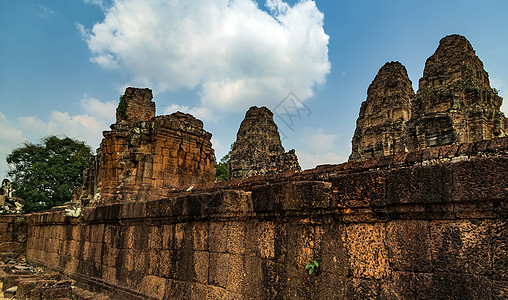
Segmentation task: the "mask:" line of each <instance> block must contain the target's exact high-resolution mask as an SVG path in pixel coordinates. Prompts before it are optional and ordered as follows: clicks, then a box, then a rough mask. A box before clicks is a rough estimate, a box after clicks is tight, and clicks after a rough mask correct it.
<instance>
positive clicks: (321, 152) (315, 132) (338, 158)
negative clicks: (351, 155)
mask: <svg viewBox="0 0 508 300" xmlns="http://www.w3.org/2000/svg"><path fill="white" fill-rule="evenodd" d="M336 141H337V135H336V134H331V133H325V132H324V131H323V129H321V128H318V129H310V128H306V129H305V130H303V135H302V138H301V140H300V142H301V146H302V147H301V148H300V149H299V150H298V149H297V150H296V154H297V156H298V161H299V163H300V166H301V167H302V169H304V170H305V169H311V168H314V167H316V166H317V165H322V164H338V163H342V162H344V161H347V156H346V155H344V154H343V153H340V152H338V151H337V150H336V149H337V148H338V147H337V146H336Z"/></svg>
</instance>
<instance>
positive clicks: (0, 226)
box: [0, 215, 27, 258]
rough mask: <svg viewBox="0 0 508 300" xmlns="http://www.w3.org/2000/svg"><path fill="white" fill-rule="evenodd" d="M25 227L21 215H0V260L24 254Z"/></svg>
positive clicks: (24, 218) (24, 219)
mask: <svg viewBox="0 0 508 300" xmlns="http://www.w3.org/2000/svg"><path fill="white" fill-rule="evenodd" d="M26 238H27V225H26V217H25V216H23V215H0V258H4V257H11V258H16V257H17V256H19V255H21V254H24V253H25V249H26Z"/></svg>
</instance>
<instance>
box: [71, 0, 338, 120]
mask: <svg viewBox="0 0 508 300" xmlns="http://www.w3.org/2000/svg"><path fill="white" fill-rule="evenodd" d="M85 1H86V2H100V1H94V0H85ZM102 7H104V6H102ZM266 7H267V8H268V9H269V11H270V13H268V12H266V11H263V10H261V9H260V8H259V7H258V6H257V4H256V3H255V2H254V1H252V0H229V1H228V0H195V1H185V0H149V1H146V0H122V1H120V0H114V1H112V3H111V5H109V6H108V8H104V12H105V19H104V21H102V22H101V23H97V24H95V25H94V26H93V28H91V29H85V28H84V27H83V26H82V25H77V26H78V28H79V29H80V31H81V32H82V34H83V37H84V39H85V41H86V42H87V44H88V47H89V49H90V51H91V52H92V55H93V56H92V61H93V62H95V63H97V64H99V65H101V66H103V67H105V68H113V69H114V68H119V69H121V70H122V71H124V72H127V73H128V74H130V75H131V76H132V78H133V82H132V83H133V84H136V85H143V86H151V87H153V88H154V89H155V90H158V92H162V91H164V90H176V89H180V88H188V89H192V88H195V87H199V88H200V93H201V107H200V108H202V109H206V110H207V113H209V111H212V110H220V111H225V112H227V111H243V110H246V109H247V108H248V107H249V106H251V105H254V104H256V105H266V106H268V107H270V106H274V105H275V104H276V103H277V102H278V101H280V100H281V99H283V97H284V96H285V95H287V94H288V92H290V91H293V92H294V93H295V94H296V95H297V96H298V97H299V98H301V99H307V98H309V97H311V96H312V95H313V93H314V89H315V88H316V87H317V86H319V85H322V84H324V83H325V79H326V75H327V74H328V73H329V71H330V62H329V61H328V39H329V36H328V35H327V34H325V32H324V29H323V20H324V16H323V14H322V13H321V12H320V11H319V10H318V8H317V7H316V4H315V2H314V1H309V0H303V1H300V2H298V3H296V4H295V5H293V6H290V5H288V4H287V3H285V2H282V1H281V0H269V1H267V3H266ZM198 109H199V108H195V110H198ZM200 113H201V114H205V112H203V111H202V112H200Z"/></svg>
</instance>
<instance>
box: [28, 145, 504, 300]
mask: <svg viewBox="0 0 508 300" xmlns="http://www.w3.org/2000/svg"><path fill="white" fill-rule="evenodd" d="M506 174H508V138H504V139H493V140H490V141H482V142H477V143H470V144H461V145H450V146H442V147H435V148H429V149H424V150H421V151H416V152H409V153H403V154H400V155H399V154H398V155H391V156H387V157H380V158H374V159H369V160H366V161H361V162H349V163H345V164H341V165H328V166H321V167H318V168H316V169H312V170H306V171H303V172H298V173H294V172H290V173H286V174H271V175H261V176H256V177H252V178H249V179H245V180H235V181H232V182H227V183H222V184H217V185H214V186H212V187H205V186H203V187H199V186H198V187H196V190H195V191H192V192H185V191H183V190H182V191H181V192H175V193H174V195H173V196H172V197H170V198H168V199H163V200H155V201H136V202H122V203H116V204H109V205H103V206H96V207H87V208H84V211H83V213H82V216H81V217H80V218H69V217H65V216H64V213H63V212H58V211H56V212H50V213H39V214H33V215H31V216H29V217H28V222H29V234H28V244H27V257H28V259H29V260H35V261H39V262H41V263H44V264H46V265H48V266H49V267H51V268H56V269H59V270H62V271H64V272H65V273H67V274H69V275H71V276H73V277H74V278H75V279H77V280H78V281H80V282H82V283H84V284H87V285H88V286H89V287H92V288H95V289H101V290H103V291H109V292H111V293H113V294H114V295H116V296H117V297H118V298H126V299H163V298H164V299H206V298H208V299H289V298H291V299H421V298H427V299H440V298H442V297H443V295H446V297H448V299H505V298H506V296H507V295H508V260H507V258H506V257H507V250H508V224H507V223H508V222H507V221H506V219H507V217H508V189H507V187H508V176H506ZM200 189H201V190H200ZM309 259H312V260H316V261H318V262H319V268H318V270H319V271H318V272H317V274H316V273H313V274H309V273H308V272H307V270H305V265H306V263H307V261H308V260H309Z"/></svg>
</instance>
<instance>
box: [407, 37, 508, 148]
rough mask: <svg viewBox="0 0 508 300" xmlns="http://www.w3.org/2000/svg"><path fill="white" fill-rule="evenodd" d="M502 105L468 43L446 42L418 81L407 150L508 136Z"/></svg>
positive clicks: (460, 40)
mask: <svg viewBox="0 0 508 300" xmlns="http://www.w3.org/2000/svg"><path fill="white" fill-rule="evenodd" d="M502 101H503V100H502V98H501V97H499V96H498V95H497V94H496V93H495V92H494V90H493V89H492V88H491V87H490V83H489V77H488V74H487V72H486V71H485V70H484V69H483V63H482V62H481V60H480V59H479V58H478V56H476V54H475V51H474V49H473V47H472V46H471V44H470V43H469V41H468V40H467V39H466V38H465V37H463V36H460V35H457V34H454V35H449V36H446V37H444V38H443V39H441V41H440V42H439V47H438V48H437V50H436V52H435V53H434V54H433V55H432V56H431V57H429V58H428V59H427V62H426V63H425V69H424V71H423V77H422V78H421V79H420V82H419V88H418V93H417V94H416V98H415V101H414V102H413V105H412V118H411V120H410V122H409V123H408V128H409V134H408V148H409V150H416V149H423V148H427V147H432V146H439V145H447V144H453V143H463V142H474V141H479V140H483V139H491V138H494V137H503V136H505V135H506V118H505V117H504V115H503V114H502V113H501V112H500V107H501V104H502Z"/></svg>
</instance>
